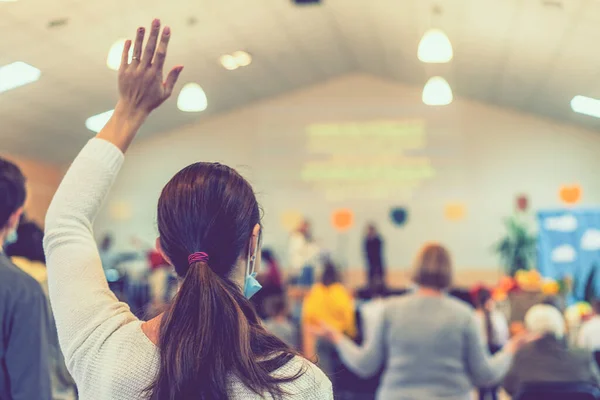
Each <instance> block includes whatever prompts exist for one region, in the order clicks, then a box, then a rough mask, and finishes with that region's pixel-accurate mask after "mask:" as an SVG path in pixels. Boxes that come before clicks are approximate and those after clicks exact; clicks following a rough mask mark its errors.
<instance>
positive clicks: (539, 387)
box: [513, 382, 600, 400]
mask: <svg viewBox="0 0 600 400" xmlns="http://www.w3.org/2000/svg"><path fill="white" fill-rule="evenodd" d="M513 399H514V400H539V399H544V400H600V388H598V387H597V386H595V385H592V384H591V383H584V382H539V383H527V384H524V385H523V386H522V387H521V388H520V389H519V391H518V392H517V395H516V396H514V397H513Z"/></svg>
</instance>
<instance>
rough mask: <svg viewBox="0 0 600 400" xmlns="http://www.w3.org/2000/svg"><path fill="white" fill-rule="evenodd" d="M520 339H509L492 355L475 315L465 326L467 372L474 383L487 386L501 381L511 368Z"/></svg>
mask: <svg viewBox="0 0 600 400" xmlns="http://www.w3.org/2000/svg"><path fill="white" fill-rule="evenodd" d="M519 340H520V339H513V340H511V341H509V342H508V343H507V344H506V345H505V346H504V348H503V349H502V350H501V351H499V352H498V353H496V354H495V355H493V356H490V352H489V350H488V348H487V345H486V343H485V341H484V339H483V337H482V334H481V330H480V328H479V325H478V323H477V320H476V317H475V315H473V316H472V318H470V319H469V321H468V323H467V326H466V327H465V351H466V354H465V359H466V366H467V372H468V374H469V376H470V378H471V382H472V383H473V385H475V386H478V387H485V386H488V385H494V384H497V383H499V382H500V381H501V380H502V379H503V378H504V376H505V375H506V373H507V372H508V369H509V368H510V365H511V361H512V359H513V355H514V353H515V351H516V349H517V347H518V345H519V343H520V342H519Z"/></svg>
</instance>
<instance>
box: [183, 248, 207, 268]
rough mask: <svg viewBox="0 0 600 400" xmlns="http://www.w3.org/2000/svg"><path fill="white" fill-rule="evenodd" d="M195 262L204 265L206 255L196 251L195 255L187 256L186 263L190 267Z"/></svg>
mask: <svg viewBox="0 0 600 400" xmlns="http://www.w3.org/2000/svg"><path fill="white" fill-rule="evenodd" d="M196 262H204V263H208V254H206V253H205V252H203V251H197V252H195V253H192V254H190V255H189V256H188V263H189V264H190V265H192V264H193V263H196Z"/></svg>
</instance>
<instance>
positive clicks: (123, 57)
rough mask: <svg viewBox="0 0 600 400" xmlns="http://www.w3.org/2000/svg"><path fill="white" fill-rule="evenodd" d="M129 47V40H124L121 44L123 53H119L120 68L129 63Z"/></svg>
mask: <svg viewBox="0 0 600 400" xmlns="http://www.w3.org/2000/svg"><path fill="white" fill-rule="evenodd" d="M130 48H131V40H126V41H125V44H124V45H123V54H122V55H121V68H125V67H126V66H127V65H128V64H129V49H130Z"/></svg>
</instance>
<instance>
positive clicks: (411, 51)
mask: <svg viewBox="0 0 600 400" xmlns="http://www.w3.org/2000/svg"><path fill="white" fill-rule="evenodd" d="M548 1H549V2H550V4H545V3H544V2H543V1H540V0H438V1H429V0H323V4H322V5H317V6H303V7H298V6H295V5H294V4H292V2H291V1H290V0H196V1H189V0H170V1H164V0H162V1H159V0H145V1H139V0H95V1H92V0H52V1H49V0H18V1H16V2H1V1H0V35H1V37H2V40H0V65H4V64H8V63H11V62H14V61H25V62H27V63H29V64H31V65H34V66H36V67H37V68H39V69H41V71H42V77H41V79H40V80H39V81H38V82H36V83H34V84H30V85H27V86H24V87H21V88H18V89H15V90H11V91H9V92H5V93H2V94H0V143H1V144H0V152H5V153H14V154H20V155H24V156H27V157H35V158H38V159H42V160H45V161H49V162H54V163H59V164H63V163H65V162H67V161H68V160H69V159H71V158H72V157H73V155H74V154H75V152H76V151H77V149H79V148H80V147H81V146H82V144H83V143H84V142H85V141H86V140H87V139H88V138H89V137H91V136H92V133H91V132H89V131H87V130H86V129H85V126H84V123H85V120H86V118H87V117H89V116H91V115H94V114H98V113H100V112H103V111H107V110H109V109H111V108H112V107H113V105H114V102H115V99H116V72H114V71H111V70H109V69H108V68H107V67H106V56H107V52H108V49H109V48H110V46H111V45H112V43H113V42H114V41H116V40H117V39H119V38H122V37H131V34H132V33H133V32H134V31H135V29H136V27H137V26H138V25H146V26H147V25H148V24H149V23H150V21H152V19H153V18H154V17H158V18H161V20H162V21H163V24H168V25H170V26H171V28H172V30H173V37H172V41H171V45H170V49H169V50H170V51H169V58H168V63H170V65H175V64H183V65H185V70H184V74H183V76H182V79H181V82H180V83H179V87H181V86H182V85H183V84H184V83H186V82H190V81H195V82H198V83H199V84H200V85H202V87H203V88H204V90H205V92H206V95H207V97H208V102H209V106H208V109H207V110H206V111H205V112H203V113H199V114H187V113H183V112H180V111H179V110H177V107H176V106H175V102H174V101H173V102H170V103H169V104H168V105H167V106H165V107H163V108H162V109H161V110H160V111H159V112H158V113H157V114H156V115H155V116H153V118H152V120H151V122H150V123H149V124H148V126H146V127H145V128H144V129H145V130H144V132H143V135H151V134H154V133H157V132H162V131H165V130H170V129H173V128H176V127H178V126H181V125H183V124H187V123H189V122H192V121H195V120H199V119H202V118H206V117H207V116H209V115H212V114H214V113H219V112H223V111H225V110H228V109H231V108H234V107H238V106H242V105H244V104H247V103H249V102H252V101H255V100H257V99H261V98H265V97H268V96H273V95H276V94H280V93H283V92H286V91H290V90H293V89H296V88H300V87H303V86H306V85H310V84H314V83H317V82H320V81H324V80H326V79H329V78H332V77H335V76H337V75H341V74H344V73H349V72H354V71H362V72H366V73H371V74H374V75H378V76H381V77H384V78H388V79H393V80H397V81H401V82H404V83H409V84H414V85H423V84H424V83H425V82H426V80H427V78H428V77H429V76H431V75H438V74H441V75H443V76H445V77H446V78H447V80H448V82H449V83H450V85H451V86H452V88H453V90H454V93H455V95H458V96H465V97H469V98H473V99H476V100H480V101H484V102H488V103H492V104H496V105H500V106H504V107H509V108H514V109H518V110H522V111H524V112H531V113H536V114H540V115H543V116H547V117H551V118H556V119H558V120H562V121H565V122H571V123H575V124H580V125H583V126H586V127H588V128H591V129H599V128H600V119H594V118H592V117H586V116H582V115H577V114H574V113H573V112H572V111H571V109H570V106H569V102H570V100H571V98H572V97H573V96H574V95H576V94H583V95H587V96H591V97H596V98H600V82H599V81H598V79H597V78H598V77H599V71H600V51H599V47H600V46H598V43H599V42H600V1H598V0H562V1H559V0H548ZM548 1H546V3H548ZM435 4H437V5H439V6H440V7H441V8H442V10H443V14H442V15H441V16H437V17H432V13H431V10H432V6H433V5H435ZM61 19H66V20H67V23H66V24H65V25H62V26H58V27H55V28H49V23H50V22H51V21H55V20H61ZM431 27H437V28H441V29H443V30H444V31H445V32H446V33H447V35H448V37H449V38H450V40H451V42H452V44H453V46H454V59H453V60H452V62H451V63H449V64H446V65H425V64H423V63H421V62H419V61H418V60H417V46H418V43H419V39H420V37H421V36H422V34H423V33H424V32H425V30H427V29H428V28H431ZM236 50H245V51H248V52H249V53H251V54H252V56H253V62H252V64H251V65H250V66H248V67H245V68H240V69H238V70H235V71H227V70H225V69H224V68H223V67H221V65H220V64H219V63H218V58H219V56H221V55H222V54H225V53H231V52H234V51H236ZM178 89H179V88H177V90H178Z"/></svg>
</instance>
